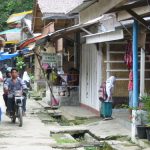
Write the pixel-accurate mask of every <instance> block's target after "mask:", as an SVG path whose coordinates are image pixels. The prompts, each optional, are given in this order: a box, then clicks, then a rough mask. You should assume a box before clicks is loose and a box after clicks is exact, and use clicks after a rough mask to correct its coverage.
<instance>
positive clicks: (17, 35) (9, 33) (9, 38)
mask: <svg viewBox="0 0 150 150" xmlns="http://www.w3.org/2000/svg"><path fill="white" fill-rule="evenodd" d="M0 35H5V38H6V39H5V40H6V41H5V43H14V44H16V43H18V42H19V41H20V39H21V29H20V28H15V29H10V30H5V31H2V32H0Z"/></svg>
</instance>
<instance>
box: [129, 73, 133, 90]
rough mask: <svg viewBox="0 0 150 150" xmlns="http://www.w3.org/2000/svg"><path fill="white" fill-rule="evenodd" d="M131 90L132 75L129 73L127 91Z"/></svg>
mask: <svg viewBox="0 0 150 150" xmlns="http://www.w3.org/2000/svg"><path fill="white" fill-rule="evenodd" d="M132 90H133V73H132V71H130V73H129V83H128V91H132Z"/></svg>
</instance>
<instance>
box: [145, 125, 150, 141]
mask: <svg viewBox="0 0 150 150" xmlns="http://www.w3.org/2000/svg"><path fill="white" fill-rule="evenodd" d="M146 134H147V139H148V140H149V141H150V127H149V128H146Z"/></svg>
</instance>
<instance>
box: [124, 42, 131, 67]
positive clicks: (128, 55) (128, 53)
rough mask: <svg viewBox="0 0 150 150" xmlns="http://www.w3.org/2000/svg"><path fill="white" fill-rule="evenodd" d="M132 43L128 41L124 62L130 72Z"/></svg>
mask: <svg viewBox="0 0 150 150" xmlns="http://www.w3.org/2000/svg"><path fill="white" fill-rule="evenodd" d="M132 60H133V57H132V42H131V41H128V43H127V45H126V49H125V55H124V62H125V64H126V65H127V68H128V69H129V70H131V69H132Z"/></svg>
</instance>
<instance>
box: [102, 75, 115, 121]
mask: <svg viewBox="0 0 150 150" xmlns="http://www.w3.org/2000/svg"><path fill="white" fill-rule="evenodd" d="M115 82H116V77H115V76H111V77H109V78H108V79H107V80H106V94H107V98H106V100H105V101H104V102H103V103H102V113H103V117H104V120H109V119H113V118H112V95H113V89H114V85H115Z"/></svg>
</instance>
